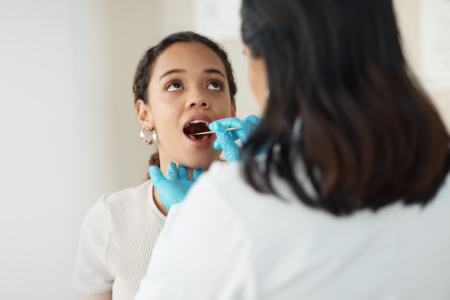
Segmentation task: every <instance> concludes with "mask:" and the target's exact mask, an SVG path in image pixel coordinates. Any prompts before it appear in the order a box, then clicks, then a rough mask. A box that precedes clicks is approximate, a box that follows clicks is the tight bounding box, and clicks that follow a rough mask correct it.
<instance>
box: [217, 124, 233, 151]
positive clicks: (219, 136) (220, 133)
mask: <svg viewBox="0 0 450 300" xmlns="http://www.w3.org/2000/svg"><path fill="white" fill-rule="evenodd" d="M214 128H215V130H214V131H215V132H216V133H215V134H216V140H215V141H214V149H216V150H224V148H223V145H224V135H227V136H228V139H226V141H229V140H232V141H233V144H234V139H233V138H232V137H231V136H230V135H229V134H228V132H227V131H226V130H225V127H224V126H222V125H221V124H220V123H216V124H215V125H214Z"/></svg>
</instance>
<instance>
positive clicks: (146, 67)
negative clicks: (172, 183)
mask: <svg viewBox="0 0 450 300" xmlns="http://www.w3.org/2000/svg"><path fill="white" fill-rule="evenodd" d="M194 42H197V43H202V44H203V45H205V46H207V47H209V48H210V49H211V50H213V51H214V52H215V53H216V54H217V55H218V56H219V58H220V60H221V61H222V63H223V64H224V66H225V71H226V76H227V81H228V88H229V92H230V98H231V102H232V103H233V102H235V97H236V93H237V86H236V82H235V80H234V72H233V68H232V66H231V63H230V60H229V59H228V55H227V53H226V52H225V50H224V49H223V48H222V47H221V46H220V45H219V44H218V43H216V42H214V41H213V40H210V39H209V38H207V37H205V36H203V35H200V34H197V33H195V32H192V31H182V32H177V33H173V34H171V35H169V36H167V37H165V38H164V39H163V40H162V41H160V42H159V43H158V44H157V45H156V46H154V47H151V48H150V49H148V50H147V52H145V54H144V56H143V57H142V59H141V60H140V61H139V64H138V66H137V68H136V73H135V75H134V82H133V93H134V104H135V105H136V103H137V101H138V100H139V99H142V100H143V101H144V103H145V104H148V86H149V83H150V78H151V75H152V68H153V63H154V61H155V60H156V59H157V58H158V56H159V55H160V54H161V53H162V52H163V51H164V50H166V49H167V48H169V47H170V46H172V45H173V44H176V43H194ZM149 165H150V166H152V165H156V166H158V167H160V162H159V153H158V152H156V153H154V154H153V155H152V156H151V157H150V160H149ZM148 179H150V175H149V174H148V172H147V180H148Z"/></svg>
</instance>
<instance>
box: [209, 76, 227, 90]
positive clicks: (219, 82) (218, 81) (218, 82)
mask: <svg viewBox="0 0 450 300" xmlns="http://www.w3.org/2000/svg"><path fill="white" fill-rule="evenodd" d="M211 83H217V84H218V85H219V87H220V90H221V91H223V89H224V87H225V84H224V82H223V81H222V80H220V79H211V80H210V81H209V82H208V85H210V84H211Z"/></svg>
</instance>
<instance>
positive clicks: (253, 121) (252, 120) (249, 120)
mask: <svg viewBox="0 0 450 300" xmlns="http://www.w3.org/2000/svg"><path fill="white" fill-rule="evenodd" d="M260 122H261V119H260V118H258V117H257V116H255V115H250V116H248V117H246V118H245V119H244V120H242V123H244V124H246V125H253V126H258V125H259V123H260Z"/></svg>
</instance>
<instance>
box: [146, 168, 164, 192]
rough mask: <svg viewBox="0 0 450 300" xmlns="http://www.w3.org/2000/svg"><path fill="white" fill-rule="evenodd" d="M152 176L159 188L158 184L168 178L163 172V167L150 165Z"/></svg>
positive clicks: (153, 181)
mask: <svg viewBox="0 0 450 300" xmlns="http://www.w3.org/2000/svg"><path fill="white" fill-rule="evenodd" d="M149 172H150V178H151V179H152V183H153V185H154V186H155V188H156V189H158V185H159V184H160V183H162V182H164V181H166V180H167V179H166V178H165V177H164V175H163V173H162V172H161V169H160V168H158V167H157V166H151V167H150V170H149Z"/></svg>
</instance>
